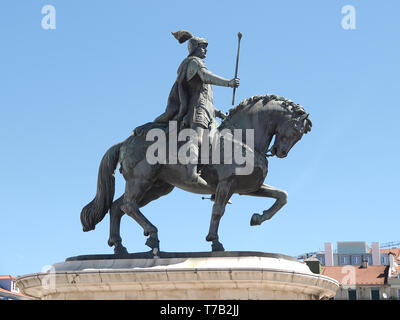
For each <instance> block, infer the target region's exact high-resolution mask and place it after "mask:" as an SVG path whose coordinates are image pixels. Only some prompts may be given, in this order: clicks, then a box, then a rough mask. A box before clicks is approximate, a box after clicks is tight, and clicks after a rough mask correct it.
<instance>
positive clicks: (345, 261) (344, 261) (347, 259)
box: [340, 256, 350, 265]
mask: <svg viewBox="0 0 400 320" xmlns="http://www.w3.org/2000/svg"><path fill="white" fill-rule="evenodd" d="M340 264H341V265H348V264H350V257H349V256H340Z"/></svg>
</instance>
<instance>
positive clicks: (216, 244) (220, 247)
mask: <svg viewBox="0 0 400 320" xmlns="http://www.w3.org/2000/svg"><path fill="white" fill-rule="evenodd" d="M211 249H212V251H225V248H224V246H223V245H222V243H221V242H219V241H217V242H213V244H212V245H211Z"/></svg>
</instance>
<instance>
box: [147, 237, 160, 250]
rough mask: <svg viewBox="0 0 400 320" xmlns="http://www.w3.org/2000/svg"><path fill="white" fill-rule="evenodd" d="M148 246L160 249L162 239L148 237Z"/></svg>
mask: <svg viewBox="0 0 400 320" xmlns="http://www.w3.org/2000/svg"><path fill="white" fill-rule="evenodd" d="M146 246H148V247H150V248H151V249H157V250H160V241H159V240H158V239H156V238H153V237H150V238H147V240H146Z"/></svg>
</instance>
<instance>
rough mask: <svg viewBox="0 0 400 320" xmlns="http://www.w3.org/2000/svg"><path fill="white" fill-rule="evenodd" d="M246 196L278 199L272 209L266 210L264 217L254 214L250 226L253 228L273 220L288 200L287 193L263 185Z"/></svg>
mask: <svg viewBox="0 0 400 320" xmlns="http://www.w3.org/2000/svg"><path fill="white" fill-rule="evenodd" d="M246 195H249V196H256V197H266V198H274V199H276V201H275V203H274V204H273V205H272V206H271V208H269V209H268V210H264V211H263V214H262V215H260V214H258V213H255V214H253V216H252V217H251V221H250V225H252V226H255V225H260V224H261V223H263V222H264V221H266V220H269V219H271V218H272V217H273V216H274V215H275V213H277V212H278V211H279V210H280V209H281V208H282V207H283V206H284V205H285V204H286V203H287V198H288V195H287V193H286V191H283V190H280V189H277V188H274V187H271V186H268V185H266V184H263V185H262V186H261V187H260V189H258V190H257V191H255V192H252V193H248V194H246Z"/></svg>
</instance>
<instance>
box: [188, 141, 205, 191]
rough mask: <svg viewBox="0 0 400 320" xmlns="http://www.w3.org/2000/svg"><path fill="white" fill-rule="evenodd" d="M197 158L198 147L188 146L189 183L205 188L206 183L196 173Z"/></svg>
mask: <svg viewBox="0 0 400 320" xmlns="http://www.w3.org/2000/svg"><path fill="white" fill-rule="evenodd" d="M198 156H199V147H198V146H197V145H195V144H192V145H191V146H190V160H189V163H188V164H187V169H188V178H189V183H190V184H197V185H201V186H203V187H207V186H208V184H207V181H206V180H204V179H203V178H202V177H201V176H200V175H199V174H198V173H197V161H198Z"/></svg>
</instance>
